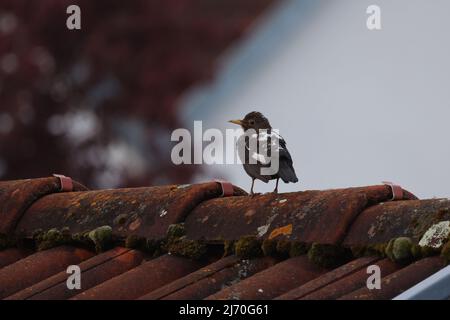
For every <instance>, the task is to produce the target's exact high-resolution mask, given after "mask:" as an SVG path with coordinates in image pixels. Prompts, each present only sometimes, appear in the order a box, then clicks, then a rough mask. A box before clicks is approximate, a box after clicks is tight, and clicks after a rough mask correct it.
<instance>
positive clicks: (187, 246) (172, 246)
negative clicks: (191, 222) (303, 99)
mask: <svg viewBox="0 0 450 320" xmlns="http://www.w3.org/2000/svg"><path fill="white" fill-rule="evenodd" d="M206 249H207V246H206V244H204V243H203V242H202V241H196V240H188V239H186V238H185V237H181V238H177V239H176V240H173V241H170V242H169V243H168V245H167V251H168V252H169V253H171V254H175V255H178V256H182V257H186V258H190V259H200V258H202V257H203V256H204V255H205V253H206Z"/></svg>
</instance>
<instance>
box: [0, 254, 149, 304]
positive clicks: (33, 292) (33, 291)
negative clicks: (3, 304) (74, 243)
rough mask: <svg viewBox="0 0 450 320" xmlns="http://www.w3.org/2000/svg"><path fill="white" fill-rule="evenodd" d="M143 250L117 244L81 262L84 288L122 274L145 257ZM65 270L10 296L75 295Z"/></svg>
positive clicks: (32, 298)
mask: <svg viewBox="0 0 450 320" xmlns="http://www.w3.org/2000/svg"><path fill="white" fill-rule="evenodd" d="M144 256H145V255H144V254H143V253H142V252H139V251H136V250H131V249H126V248H121V247H117V248H114V249H112V250H109V251H107V252H104V253H101V254H99V255H96V256H94V257H92V258H90V259H88V260H85V261H83V262H82V263H80V264H79V267H80V269H81V272H82V275H83V287H82V288H83V290H87V289H90V288H92V287H94V286H96V285H98V284H100V283H103V282H105V281H106V280H109V279H111V278H113V277H115V276H117V275H120V274H122V273H124V272H126V271H128V270H130V269H133V268H134V267H136V266H138V265H139V264H141V262H142V261H143V259H144ZM66 281H67V273H66V270H64V271H62V272H60V273H58V274H55V275H54V276H52V277H49V278H47V279H45V280H43V281H41V282H39V283H37V284H35V285H33V286H30V287H28V288H26V289H24V290H22V291H19V292H17V293H16V294H14V295H12V296H9V297H8V299H11V300H16V299H18V300H25V299H30V300H47V299H58V300H61V299H68V298H71V297H72V296H74V295H76V294H77V293H78V292H77V290H67V285H66Z"/></svg>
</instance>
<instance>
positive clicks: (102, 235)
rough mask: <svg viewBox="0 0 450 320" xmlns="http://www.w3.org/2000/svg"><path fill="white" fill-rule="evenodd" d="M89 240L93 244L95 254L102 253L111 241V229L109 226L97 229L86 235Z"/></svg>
mask: <svg viewBox="0 0 450 320" xmlns="http://www.w3.org/2000/svg"><path fill="white" fill-rule="evenodd" d="M88 237H89V239H91V241H92V242H94V244H95V250H96V251H97V252H101V251H103V250H104V249H105V248H106V247H107V245H108V243H109V242H110V241H111V240H112V228H111V227H110V226H101V227H98V228H96V229H94V230H92V231H91V232H89V234H88Z"/></svg>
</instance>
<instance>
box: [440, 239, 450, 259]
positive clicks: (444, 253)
mask: <svg viewBox="0 0 450 320" xmlns="http://www.w3.org/2000/svg"><path fill="white" fill-rule="evenodd" d="M441 257H442V258H443V259H444V261H445V263H446V264H449V263H450V241H448V242H447V243H446V244H444V246H443V247H442V249H441Z"/></svg>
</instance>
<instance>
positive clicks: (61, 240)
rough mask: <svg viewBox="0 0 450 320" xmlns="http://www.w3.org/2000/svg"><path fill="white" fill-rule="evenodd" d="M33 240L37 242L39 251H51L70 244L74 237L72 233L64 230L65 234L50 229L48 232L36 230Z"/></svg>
mask: <svg viewBox="0 0 450 320" xmlns="http://www.w3.org/2000/svg"><path fill="white" fill-rule="evenodd" d="M33 240H34V241H35V244H36V247H37V250H38V251H42V250H47V249H51V248H54V247H57V246H61V245H63V244H70V243H71V241H72V237H71V235H70V232H69V231H68V230H67V228H66V229H64V232H62V231H59V230H58V229H55V228H53V229H50V230H48V231H47V232H43V231H41V230H36V231H35V232H33Z"/></svg>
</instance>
